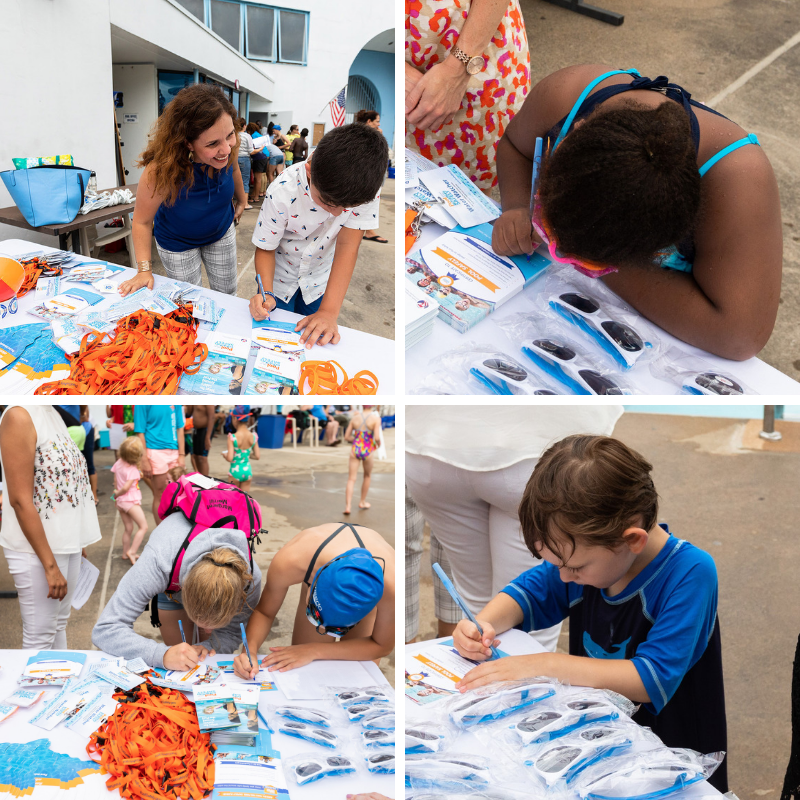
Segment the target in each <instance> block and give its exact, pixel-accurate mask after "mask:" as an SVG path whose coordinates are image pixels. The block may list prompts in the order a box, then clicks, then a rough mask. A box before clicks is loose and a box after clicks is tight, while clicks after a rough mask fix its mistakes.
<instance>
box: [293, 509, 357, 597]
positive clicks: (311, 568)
mask: <svg viewBox="0 0 800 800" xmlns="http://www.w3.org/2000/svg"><path fill="white" fill-rule="evenodd" d="M345 528H350V530H351V531H352V532H353V536H355V537H356V541H357V542H358V546H359V547H364V542H362V541H361V537H360V536H359V535H358V533H357V532H356V529H355V527H354V526H353V525H352V524H351V523H349V522H343V523H342V524H341V525H340V526H339V527H338V528H337V529H336V530H335V531H334V532H333V533H332V534H331V535H330V536H329V537H328V538H327V539H326V540H325V541H324V542H323V543H322V544H321V545H320V546H319V547H318V548H317V551H316V552H315V553H314V555H313V557H312V559H311V563H310V564H309V565H308V569H307V570H306V576H305V578H303V583H304V584H305V585H306V586H311V584H310V583H309V579H310V578H311V575H312V574H313V572H314V565H315V564H316V563H317V558H319V554H320V553H321V552H322V551H323V550H324V549H325V545H327V544H328V543H329V542H331V541H333V540H334V539H335V538H336V537H337V536H338V535H339V534H340V533H341V532H342V531H343V530H344V529H345ZM364 549H365V550H366V547H364Z"/></svg>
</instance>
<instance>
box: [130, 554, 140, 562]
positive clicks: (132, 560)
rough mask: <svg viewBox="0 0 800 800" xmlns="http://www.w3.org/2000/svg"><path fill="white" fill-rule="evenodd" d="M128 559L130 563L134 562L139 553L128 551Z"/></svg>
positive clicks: (137, 558)
mask: <svg viewBox="0 0 800 800" xmlns="http://www.w3.org/2000/svg"><path fill="white" fill-rule="evenodd" d="M128 560H129V561H130V562H131V564H135V563H136V562H137V561H138V560H139V554H138V553H128Z"/></svg>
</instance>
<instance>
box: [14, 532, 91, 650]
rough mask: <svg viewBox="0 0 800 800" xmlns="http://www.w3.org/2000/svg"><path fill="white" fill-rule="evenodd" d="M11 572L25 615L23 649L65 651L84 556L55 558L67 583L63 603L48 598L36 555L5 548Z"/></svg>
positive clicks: (78, 554)
mask: <svg viewBox="0 0 800 800" xmlns="http://www.w3.org/2000/svg"><path fill="white" fill-rule="evenodd" d="M3 553H4V554H5V557H6V560H7V561H8V571H9V572H10V573H11V576H12V577H13V578H14V585H15V586H16V588H17V594H18V595H19V608H20V611H21V612H22V647H23V649H31V650H66V649H67V621H68V620H69V615H70V612H71V611H72V593H73V592H74V591H75V585H76V584H77V582H78V574H79V573H80V571H81V554H80V553H68V554H58V555H56V554H54V558H55V560H56V563H57V564H58V568H59V569H60V570H61V574H62V575H63V576H64V578H65V579H66V581H67V594H66V597H64V599H63V600H53V599H52V598H48V597H47V592H48V587H47V578H46V577H45V572H44V567H43V566H42V562H41V561H39V558H38V557H37V556H36V555H35V554H34V553H20V552H19V551H18V550H9V549H8V548H7V547H4V548H3Z"/></svg>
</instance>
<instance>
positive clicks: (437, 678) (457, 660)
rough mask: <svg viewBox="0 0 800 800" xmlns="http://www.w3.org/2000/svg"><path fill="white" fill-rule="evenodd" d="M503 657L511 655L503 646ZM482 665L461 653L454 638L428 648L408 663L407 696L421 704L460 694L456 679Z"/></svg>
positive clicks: (501, 652) (500, 652) (501, 653)
mask: <svg viewBox="0 0 800 800" xmlns="http://www.w3.org/2000/svg"><path fill="white" fill-rule="evenodd" d="M498 652H499V654H500V657H501V658H502V657H504V656H507V655H508V653H504V652H503V651H502V650H500V651H498ZM476 666H478V662H477V661H470V660H469V659H467V658H464V657H463V656H462V655H460V654H459V652H458V650H456V649H455V647H454V646H453V640H452V639H449V640H448V641H446V642H439V643H437V644H434V645H431V646H430V647H427V648H425V649H424V650H422V651H421V652H419V653H417V654H416V655H415V656H414V657H413V658H411V659H409V662H408V666H407V667H406V690H405V693H406V697H408V698H409V699H411V700H413V701H414V702H415V703H417V704H418V705H421V706H422V705H429V704H430V703H435V702H436V701H437V700H441V699H442V698H444V697H450V696H451V695H454V694H457V693H458V690H457V689H456V683H458V681H460V680H461V679H462V678H463V677H464V676H465V675H466V674H467V673H468V672H469V671H470V670H471V669H473V668H474V667H476Z"/></svg>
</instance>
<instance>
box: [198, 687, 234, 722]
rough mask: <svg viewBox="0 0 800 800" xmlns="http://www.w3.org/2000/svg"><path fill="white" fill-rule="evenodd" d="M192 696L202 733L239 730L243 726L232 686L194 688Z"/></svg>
mask: <svg viewBox="0 0 800 800" xmlns="http://www.w3.org/2000/svg"><path fill="white" fill-rule="evenodd" d="M192 696H193V698H194V704H195V707H196V709H197V720H198V722H199V724H200V730H201V731H202V732H204V733H205V732H206V731H218V730H222V729H225V728H237V727H238V726H239V725H241V723H242V720H241V719H240V717H239V712H238V711H237V710H236V703H235V702H234V700H233V692H232V687H231V686H228V685H227V684H224V683H217V684H214V685H213V686H194V687H193V688H192Z"/></svg>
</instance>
